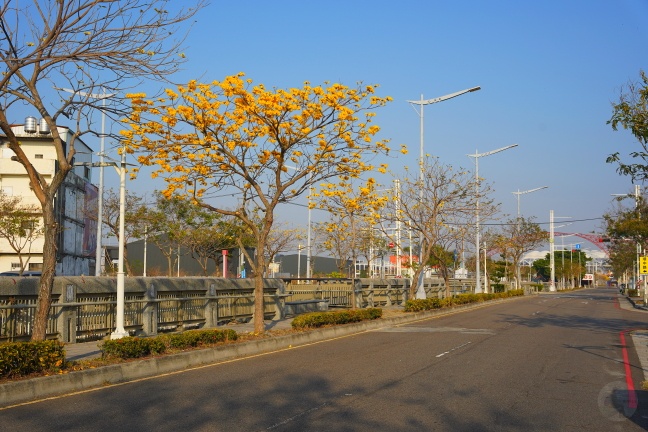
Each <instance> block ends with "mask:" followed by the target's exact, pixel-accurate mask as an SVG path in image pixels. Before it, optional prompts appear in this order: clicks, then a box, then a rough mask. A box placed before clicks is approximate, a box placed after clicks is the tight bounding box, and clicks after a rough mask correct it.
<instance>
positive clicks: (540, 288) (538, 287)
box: [531, 283, 544, 292]
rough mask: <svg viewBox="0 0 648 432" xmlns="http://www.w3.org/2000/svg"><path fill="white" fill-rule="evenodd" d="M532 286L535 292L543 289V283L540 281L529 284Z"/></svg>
mask: <svg viewBox="0 0 648 432" xmlns="http://www.w3.org/2000/svg"><path fill="white" fill-rule="evenodd" d="M531 286H532V287H533V288H535V290H536V292H540V291H542V290H543V289H544V285H543V284H541V283H538V284H531Z"/></svg>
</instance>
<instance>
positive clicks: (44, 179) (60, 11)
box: [0, 0, 203, 340]
mask: <svg viewBox="0 0 648 432" xmlns="http://www.w3.org/2000/svg"><path fill="white" fill-rule="evenodd" d="M185 4H186V3H185V2H183V5H185ZM202 5H203V2H202V1H199V2H198V3H197V4H196V7H194V8H191V7H190V6H189V7H188V8H187V9H185V10H178V8H177V7H176V12H173V11H169V9H170V6H171V5H170V4H169V2H168V1H166V0H121V1H114V0H57V1H41V0H31V1H30V0H23V1H20V2H19V1H17V0H4V1H2V2H0V69H1V72H2V73H1V74H0V100H1V101H2V102H1V103H0V106H1V107H2V108H1V109H0V130H1V131H2V133H3V134H4V136H5V137H4V138H3V139H4V140H5V141H6V142H7V144H8V148H9V149H10V150H12V151H13V152H14V154H15V158H16V160H17V162H18V163H19V164H21V165H22V166H23V168H24V169H25V172H26V174H27V176H28V177H29V181H30V185H31V188H32V190H33V191H34V195H35V197H36V198H37V199H38V202H39V203H40V206H41V214H42V217H43V243H44V246H43V251H42V252H43V269H42V276H41V278H40V283H39V289H38V302H37V303H36V311H35V313H34V325H33V330H32V339H33V340H43V339H45V333H46V328H47V320H48V317H49V309H50V305H51V303H52V288H53V286H54V272H55V270H56V254H57V250H56V247H57V238H58V234H59V230H60V226H59V224H58V219H57V217H56V214H55V208H54V203H55V202H56V200H55V195H56V194H57V193H58V192H59V188H60V186H61V185H62V184H63V182H64V181H65V178H66V176H67V174H68V173H69V172H70V171H71V170H72V168H73V164H74V157H75V154H76V143H77V140H78V139H79V138H80V137H82V136H85V135H88V134H90V135H95V136H96V135H98V134H99V132H98V131H97V124H98V123H99V122H97V121H96V118H95V119H93V115H96V114H97V113H99V112H100V111H102V110H104V107H103V103H102V101H101V98H100V97H98V96H97V95H102V94H112V95H113V96H112V97H111V99H110V102H109V107H107V108H105V110H104V112H108V114H109V115H110V114H112V116H113V117H114V118H123V117H125V116H126V114H127V110H126V108H125V104H123V100H124V98H125V96H126V95H125V94H124V93H125V92H124V91H123V90H124V89H126V88H131V87H136V86H138V85H139V84H140V83H141V82H142V81H144V80H147V81H148V80H156V79H158V80H163V79H165V78H166V77H168V76H169V75H170V74H172V73H173V72H175V71H176V70H177V69H178V67H179V63H182V62H183V61H184V60H183V58H182V56H179V54H181V52H180V44H181V43H182V37H183V35H184V33H183V32H181V31H180V30H181V29H180V28H179V25H180V24H182V23H183V22H184V21H187V20H189V19H190V18H192V17H193V16H194V15H195V14H196V13H197V12H198V11H199V10H200V9H201V7H202ZM183 7H185V6H183ZM53 84H56V89H55V90H53V89H52V86H53ZM68 90H69V91H68ZM120 102H122V103H120ZM26 109H27V110H28V111H27V112H29V111H31V112H32V113H38V115H39V116H40V117H41V118H42V119H43V121H44V122H45V123H46V124H47V126H48V127H49V129H50V131H51V145H52V146H53V148H54V149H55V151H56V170H54V171H53V173H52V176H51V177H50V176H49V175H48V173H45V172H40V171H38V167H40V166H42V164H38V163H36V161H34V160H33V157H34V156H33V155H32V156H29V155H28V154H27V153H25V151H24V150H23V148H22V146H21V143H20V137H19V136H16V134H15V131H14V128H13V125H15V124H16V122H17V121H19V119H22V118H23V117H24V113H25V110H26ZM61 116H63V117H65V118H67V119H69V120H68V121H69V122H71V123H72V126H71V128H70V130H71V131H72V137H71V139H68V140H67V141H65V140H64V137H62V136H61V135H60V134H59V131H58V128H57V126H59V120H60V119H61ZM48 169H49V168H48Z"/></svg>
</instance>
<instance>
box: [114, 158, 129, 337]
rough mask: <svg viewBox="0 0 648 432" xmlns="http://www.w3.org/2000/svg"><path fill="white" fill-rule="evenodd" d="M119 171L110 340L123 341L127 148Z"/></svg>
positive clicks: (125, 333) (124, 333) (124, 331)
mask: <svg viewBox="0 0 648 432" xmlns="http://www.w3.org/2000/svg"><path fill="white" fill-rule="evenodd" d="M115 168H117V167H115ZM117 171H118V172H119V249H118V251H119V258H118V262H117V317H116V322H115V331H114V332H112V334H111V335H110V339H121V338H123V337H125V336H128V332H127V331H126V329H125V328H124V303H125V289H124V243H125V241H124V240H125V239H124V231H125V229H124V228H125V225H124V219H125V218H126V217H125V216H126V146H124V147H123V148H122V154H121V164H120V167H119V168H118V169H117Z"/></svg>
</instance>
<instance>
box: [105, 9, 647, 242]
mask: <svg viewBox="0 0 648 432" xmlns="http://www.w3.org/2000/svg"><path fill="white" fill-rule="evenodd" d="M647 20H648V1H646V0H614V1H613V0H607V1H603V0H561V1H558V0H548V1H535V2H530V1H499V0H491V1H477V0H474V1H466V0H458V1H452V2H450V1H436V0H426V1H411V0H399V1H398V2H396V1H385V0H371V1H364V0H356V1H352V0H347V1H338V0H330V1H327V2H314V1H296V0H274V1H260V0H258V1H251V0H248V1H246V0H238V1H236V2H233V1H221V0H212V3H211V5H209V6H208V7H207V8H206V9H205V10H204V11H202V12H201V13H200V15H199V17H198V21H197V22H196V23H195V24H194V27H193V30H192V31H191V33H190V35H189V38H188V39H187V41H186V50H185V53H186V55H187V58H188V62H187V63H186V64H185V65H184V70H183V71H182V72H181V73H179V74H178V75H177V76H176V77H175V78H174V79H175V80H176V81H179V82H183V81H187V80H189V79H199V80H201V81H212V80H220V79H222V78H223V77H225V76H226V75H230V74H234V73H237V72H240V71H242V72H245V74H246V75H247V77H248V78H251V79H253V80H254V82H255V83H263V84H265V85H266V86H267V87H279V88H285V87H296V86H300V85H301V84H302V83H303V82H304V81H310V82H312V83H321V82H323V81H337V82H341V83H343V84H347V85H353V84H355V83H356V82H359V81H361V82H364V83H366V84H379V85H380V89H379V92H378V93H379V94H380V95H383V96H384V95H389V96H391V97H393V99H394V101H393V102H392V103H391V104H389V105H388V107H386V108H384V109H381V110H379V111H378V114H377V117H376V119H375V122H376V124H378V125H380V126H381V128H382V134H383V135H382V136H383V137H388V138H390V139H391V142H392V146H393V148H398V147H399V145H400V144H406V145H407V146H408V148H409V150H410V153H409V154H408V155H407V156H403V157H399V158H396V159H390V160H389V161H387V162H388V163H389V165H390V169H392V170H394V171H400V170H402V169H403V167H404V166H410V167H416V166H417V158H418V157H419V134H420V132H419V116H418V115H417V113H416V112H415V111H414V110H413V109H412V107H411V106H410V105H409V104H408V103H407V102H406V101H407V100H408V99H419V98H420V97H421V94H423V96H424V97H425V98H426V99H427V98H432V97H437V96H442V95H445V94H448V93H453V92H455V91H458V90H462V89H465V88H468V87H473V86H477V85H479V86H481V87H482V89H481V91H478V92H475V93H470V94H466V95H463V96H461V97H458V98H455V99H452V100H449V101H446V102H443V103H439V104H435V105H431V106H428V107H426V109H425V151H426V153H429V154H431V155H434V156H438V157H439V158H440V159H441V161H442V162H443V163H446V164H450V165H453V166H455V167H465V168H471V169H472V167H473V160H472V159H471V158H468V157H467V156H466V155H467V154H469V153H474V152H475V150H479V152H484V151H488V150H492V149H495V148H499V147H503V146H506V145H509V144H513V143H517V144H519V147H517V148H515V149H511V150H508V151H505V152H502V153H499V154H496V155H492V156H489V157H487V158H481V159H480V163H479V172H480V175H481V176H482V177H484V178H485V179H486V181H488V182H492V183H493V186H494V189H495V193H494V198H495V199H496V200H497V201H499V202H500V203H501V208H502V212H503V213H506V214H509V215H512V216H514V215H515V214H516V211H517V200H516V197H515V196H514V195H513V194H512V192H514V191H518V190H522V191H524V190H528V189H532V188H536V187H539V186H548V187H549V188H548V189H545V190H542V191H538V192H535V193H533V194H528V195H523V196H522V197H521V212H522V215H523V216H525V217H535V220H536V222H541V223H543V222H548V221H549V211H550V210H554V212H555V215H556V216H571V217H573V218H574V219H577V220H586V219H592V220H589V221H583V222H577V223H574V224H573V225H572V226H570V227H569V228H564V229H561V230H563V231H565V230H569V231H573V232H590V231H595V230H598V229H599V228H600V227H601V222H600V221H599V220H596V218H600V217H601V215H602V214H603V213H604V212H605V211H606V210H609V209H610V208H611V201H612V197H611V196H610V195H611V194H613V193H629V192H631V191H632V190H633V188H632V184H631V180H630V179H629V178H625V177H621V176H619V175H618V174H617V173H616V172H615V167H614V166H612V165H609V164H606V163H605V158H606V156H607V155H609V154H610V153H613V152H615V151H621V152H622V153H624V154H627V152H629V151H630V150H631V149H633V148H637V145H638V144H636V142H635V140H634V138H633V137H632V136H631V134H630V133H629V132H614V131H612V129H611V128H610V126H609V125H607V124H606V121H607V120H608V119H609V118H610V116H611V112H612V111H611V104H612V102H614V101H616V100H618V96H619V92H620V90H621V86H622V85H624V84H626V83H627V82H628V81H629V80H637V79H638V77H639V71H640V70H641V69H646V70H648V58H647V52H646V47H648V26H647V25H645V23H646V21H647ZM109 177H113V176H110V175H107V176H106V182H107V184H108V186H112V185H114V186H116V179H113V180H115V181H114V183H113V184H111V181H113V180H111V179H109ZM385 180H388V179H384V180H383V181H385ZM130 186H131V187H132V188H133V189H135V190H136V191H142V192H143V191H146V190H150V189H151V188H152V180H150V179H148V178H145V177H141V178H139V179H137V180H135V181H134V182H133V183H132V184H131V185H130ZM304 202H305V199H304ZM629 204H630V202H629ZM280 217H282V218H283V219H284V220H289V221H291V222H293V223H294V224H295V225H298V226H299V225H301V226H305V224H306V210H305V209H303V208H301V207H294V206H293V207H291V208H286V209H282V212H281V214H280ZM321 217H324V216H323V215H322V216H317V215H314V219H318V218H320V219H321ZM544 226H545V227H547V228H548V226H547V225H544Z"/></svg>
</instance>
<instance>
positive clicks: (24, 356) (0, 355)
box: [0, 340, 65, 378]
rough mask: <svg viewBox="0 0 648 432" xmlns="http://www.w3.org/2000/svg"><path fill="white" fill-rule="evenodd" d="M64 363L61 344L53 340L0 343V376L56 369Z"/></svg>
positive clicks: (22, 374) (17, 375)
mask: <svg viewBox="0 0 648 432" xmlns="http://www.w3.org/2000/svg"><path fill="white" fill-rule="evenodd" d="M64 365H65V350H64V349H63V344H62V343H61V342H59V341H55V340H47V341H38V342H10V343H3V344H0V377H3V378H11V377H20V376H25V375H29V374H32V373H36V372H46V371H49V370H52V371H54V370H56V369H57V368H60V367H62V366H64Z"/></svg>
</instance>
